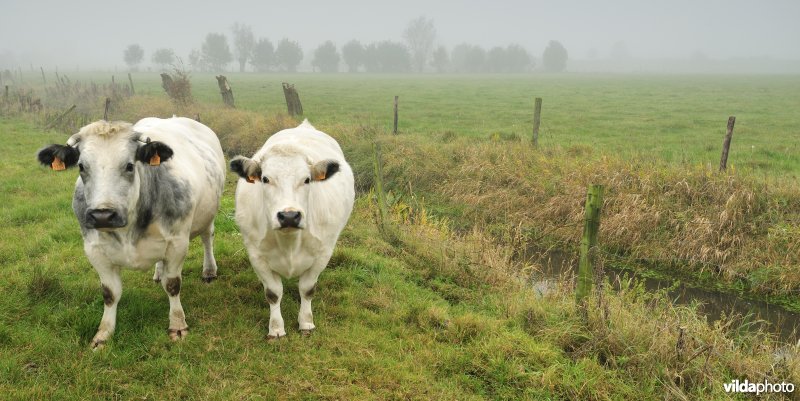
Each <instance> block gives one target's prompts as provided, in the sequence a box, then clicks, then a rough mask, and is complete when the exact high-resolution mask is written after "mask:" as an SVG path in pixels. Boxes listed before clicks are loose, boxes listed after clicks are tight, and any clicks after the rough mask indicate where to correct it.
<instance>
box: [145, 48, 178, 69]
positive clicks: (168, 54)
mask: <svg viewBox="0 0 800 401" xmlns="http://www.w3.org/2000/svg"><path fill="white" fill-rule="evenodd" d="M150 61H152V62H153V64H155V65H157V66H158V69H159V70H165V69H167V67H168V66H169V65H171V64H173V63H175V52H174V51H172V49H164V48H162V49H158V50H156V51H154V52H153V55H152V57H151V59H150Z"/></svg>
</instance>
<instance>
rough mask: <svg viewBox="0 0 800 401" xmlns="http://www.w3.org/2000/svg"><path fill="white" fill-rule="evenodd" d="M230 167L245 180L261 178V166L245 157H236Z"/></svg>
mask: <svg viewBox="0 0 800 401" xmlns="http://www.w3.org/2000/svg"><path fill="white" fill-rule="evenodd" d="M230 167H231V171H233V172H234V173H236V174H238V175H239V177H242V178H244V179H248V177H259V178H260V177H261V166H259V165H258V163H256V162H254V161H252V160H250V159H248V158H246V157H244V156H236V157H234V158H233V159H231V163H230Z"/></svg>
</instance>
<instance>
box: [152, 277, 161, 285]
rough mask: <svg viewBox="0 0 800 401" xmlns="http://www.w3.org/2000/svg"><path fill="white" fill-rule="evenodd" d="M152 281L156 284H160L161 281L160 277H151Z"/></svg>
mask: <svg viewBox="0 0 800 401" xmlns="http://www.w3.org/2000/svg"><path fill="white" fill-rule="evenodd" d="M153 282H154V283H156V284H160V283H161V277H153Z"/></svg>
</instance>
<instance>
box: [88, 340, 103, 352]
mask: <svg viewBox="0 0 800 401" xmlns="http://www.w3.org/2000/svg"><path fill="white" fill-rule="evenodd" d="M90 345H91V347H92V351H100V350H101V349H103V348H104V347H105V346H106V340H98V339H94V340H92V343H91V344H90Z"/></svg>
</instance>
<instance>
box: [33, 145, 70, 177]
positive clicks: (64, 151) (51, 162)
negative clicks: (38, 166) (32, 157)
mask: <svg viewBox="0 0 800 401" xmlns="http://www.w3.org/2000/svg"><path fill="white" fill-rule="evenodd" d="M80 157H81V152H80V151H79V150H78V149H76V148H73V147H72V146H65V145H50V146H46V147H44V148H42V149H41V150H39V153H38V154H37V155H36V158H37V159H39V163H42V164H43V165H45V166H48V167H50V168H51V169H53V170H56V171H60V170H66V169H68V168H70V167H72V166H74V165H76V164H77V163H78V159H80Z"/></svg>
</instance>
